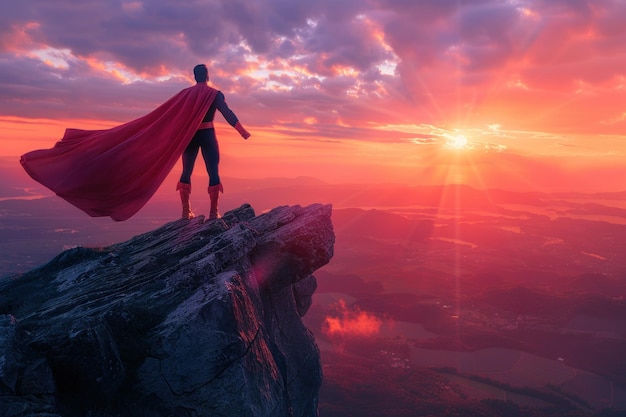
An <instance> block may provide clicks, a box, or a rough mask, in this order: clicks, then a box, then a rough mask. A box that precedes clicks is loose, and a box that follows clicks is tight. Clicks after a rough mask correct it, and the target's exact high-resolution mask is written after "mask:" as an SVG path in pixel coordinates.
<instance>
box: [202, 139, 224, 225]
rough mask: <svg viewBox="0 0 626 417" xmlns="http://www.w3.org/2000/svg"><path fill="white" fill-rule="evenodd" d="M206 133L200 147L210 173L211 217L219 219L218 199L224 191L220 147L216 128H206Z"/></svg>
mask: <svg viewBox="0 0 626 417" xmlns="http://www.w3.org/2000/svg"><path fill="white" fill-rule="evenodd" d="M204 132H206V134H204V135H202V139H201V142H200V149H201V150H202V157H203V158H204V163H205V165H206V170H207V173H208V174H209V188H208V192H209V198H210V199H211V210H210V211H209V219H217V218H218V217H219V214H218V208H217V206H218V200H219V194H220V192H224V188H223V187H222V183H221V180H220V174H219V163H220V149H219V146H218V144H217V137H216V136H215V130H213V129H206V130H205V131H204Z"/></svg>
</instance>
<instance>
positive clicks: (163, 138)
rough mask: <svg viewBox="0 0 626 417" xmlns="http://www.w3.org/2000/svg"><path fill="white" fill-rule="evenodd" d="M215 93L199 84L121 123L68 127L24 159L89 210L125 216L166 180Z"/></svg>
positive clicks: (40, 177) (36, 175) (41, 178)
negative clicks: (48, 145) (102, 127)
mask: <svg viewBox="0 0 626 417" xmlns="http://www.w3.org/2000/svg"><path fill="white" fill-rule="evenodd" d="M216 94H217V90H216V89H214V88H211V87H209V86H207V85H206V84H196V85H195V86H193V87H189V88H186V89H184V90H182V91H181V92H179V93H178V94H176V95H175V96H173V97H172V98H170V99H169V100H168V101H166V102H165V103H163V104H162V105H161V106H159V107H158V108H156V109H155V110H154V111H152V112H151V113H148V114H147V115H145V116H143V117H140V118H139V119H136V120H133V121H131V122H128V123H125V124H123V125H121V126H117V127H114V128H111V129H107V130H79V129H67V130H66V131H65V135H64V136H63V139H61V140H60V141H59V142H57V143H56V144H55V145H54V147H53V148H51V149H42V150H37V151H32V152H29V153H27V154H24V155H22V158H21V160H20V163H21V164H22V166H23V167H24V169H25V170H26V172H27V173H28V174H29V175H30V176H31V177H32V178H33V179H34V180H35V181H38V182H40V183H41V184H43V185H45V186H46V187H48V188H49V189H51V190H52V191H54V192H55V193H56V194H57V195H58V196H59V197H61V198H64V199H65V200H67V201H68V202H70V203H71V204H73V205H75V206H76V207H78V208H79V209H81V210H83V211H84V212H85V213H87V214H89V215H90V216H93V217H99V216H110V217H111V218H112V219H113V220H116V221H121V220H126V219H128V218H129V217H131V216H132V215H134V214H135V213H137V211H139V209H141V208H142V207H143V206H144V204H146V203H147V202H148V200H149V199H150V197H152V195H153V194H154V193H155V192H156V190H157V189H158V188H159V186H160V185H161V183H162V182H163V180H165V177H166V176H167V174H168V173H169V172H170V171H171V170H172V168H173V167H174V165H175V164H176V161H177V160H178V158H179V157H180V156H181V155H182V153H183V151H184V150H185V148H186V147H187V145H188V144H189V142H190V141H191V139H192V137H193V135H194V134H195V133H196V131H197V130H198V127H199V126H200V123H201V122H202V119H203V118H204V115H205V113H206V112H207V110H208V109H209V107H210V106H211V103H213V100H214V99H215V96H216Z"/></svg>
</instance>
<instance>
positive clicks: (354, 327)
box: [322, 300, 383, 337]
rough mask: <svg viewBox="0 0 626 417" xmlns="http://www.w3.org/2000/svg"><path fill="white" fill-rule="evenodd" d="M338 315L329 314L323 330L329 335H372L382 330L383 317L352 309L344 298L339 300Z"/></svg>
mask: <svg viewBox="0 0 626 417" xmlns="http://www.w3.org/2000/svg"><path fill="white" fill-rule="evenodd" d="M336 308H337V313H336V315H328V316H327V317H326V319H325V320H324V324H323V327H322V331H323V332H324V333H325V334H327V335H329V336H339V337H370V336H376V335H378V333H379V332H380V327H381V326H382V324H383V321H382V319H380V318H378V317H376V316H375V315H373V314H370V313H368V312H366V311H362V310H360V309H358V308H353V309H350V308H348V307H347V306H346V303H345V301H344V300H339V303H338V305H337V306H336Z"/></svg>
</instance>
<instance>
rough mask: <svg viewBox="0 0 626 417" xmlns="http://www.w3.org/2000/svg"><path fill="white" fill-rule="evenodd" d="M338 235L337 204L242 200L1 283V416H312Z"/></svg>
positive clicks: (68, 254) (74, 252)
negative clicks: (317, 316)
mask: <svg viewBox="0 0 626 417" xmlns="http://www.w3.org/2000/svg"><path fill="white" fill-rule="evenodd" d="M334 239H335V237H334V231H333V227H332V222H331V207H330V206H329V205H320V204H313V205H310V206H307V207H300V206H282V207H277V208H275V209H273V210H271V211H269V212H267V213H264V214H261V215H259V216H256V215H255V213H254V210H253V209H252V208H251V207H250V206H249V205H243V206H241V207H240V208H238V209H236V210H233V211H231V212H228V213H226V214H225V215H224V217H222V218H221V219H218V220H214V221H208V220H206V219H205V218H204V217H202V216H200V217H198V218H195V219H193V220H178V221H174V222H171V223H168V224H165V225H164V226H162V227H160V228H158V229H156V230H153V231H151V232H149V233H145V234H142V235H139V236H136V237H134V238H132V239H131V240H129V241H127V242H123V243H119V244H116V245H112V246H109V247H103V248H84V247H78V248H74V249H70V250H67V251H65V252H62V253H61V254H59V255H58V256H56V257H55V258H54V259H52V260H51V261H50V262H49V263H47V264H45V265H43V266H41V267H39V268H37V269H34V270H32V271H30V272H28V273H26V274H23V275H21V276H18V277H14V278H12V279H7V280H4V281H2V282H0V415H2V416H5V417H17V416H30V415H38V416H47V417H53V416H61V417H73V416H81V417H84V416H98V417H108V416H110V417H117V416H120V417H121V416H124V417H125V416H128V417H131V416H132V417H141V416H146V417H148V416H149V417H158V416H170V415H177V416H206V415H211V416H234V415H240V416H252V417H254V416H273V417H274V416H276V417H281V416H315V415H317V401H318V391H319V388H320V385H321V380H322V372H321V365H320V357H319V350H318V348H317V346H316V344H315V341H314V339H313V335H312V333H311V332H310V331H309V330H308V329H307V328H306V327H305V326H304V325H303V323H302V320H301V317H302V316H303V315H304V314H305V313H306V312H307V310H308V308H309V307H310V305H311V296H312V294H313V292H314V291H315V288H316V280H315V277H314V276H313V275H311V274H312V273H313V272H314V271H315V270H317V269H318V268H320V267H321V266H323V265H325V264H326V263H328V262H329V261H330V259H331V258H332V256H333V247H334Z"/></svg>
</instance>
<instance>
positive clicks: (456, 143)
mask: <svg viewBox="0 0 626 417" xmlns="http://www.w3.org/2000/svg"><path fill="white" fill-rule="evenodd" d="M446 146H447V147H449V148H452V149H466V148H467V147H468V141H467V138H466V137H465V136H463V135H456V136H450V137H448V141H447V142H446Z"/></svg>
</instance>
